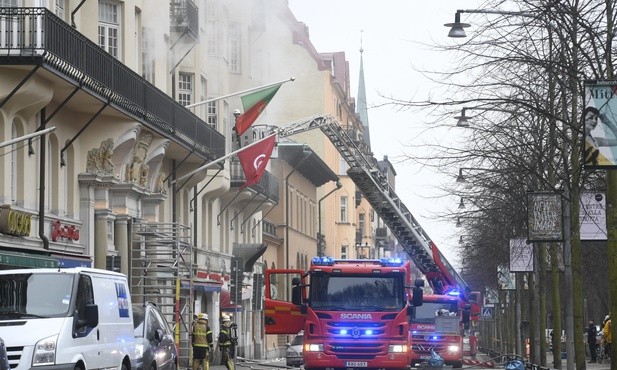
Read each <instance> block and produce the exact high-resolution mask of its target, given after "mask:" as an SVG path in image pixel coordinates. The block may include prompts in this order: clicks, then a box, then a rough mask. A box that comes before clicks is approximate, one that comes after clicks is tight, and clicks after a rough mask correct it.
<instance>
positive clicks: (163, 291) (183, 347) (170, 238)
mask: <svg viewBox="0 0 617 370" xmlns="http://www.w3.org/2000/svg"><path fill="white" fill-rule="evenodd" d="M132 235H133V240H132V244H133V248H132V255H131V279H132V286H133V292H132V294H131V295H132V296H133V299H134V301H135V303H140V302H141V303H143V302H148V301H149V302H154V303H156V304H157V306H159V307H160V308H161V311H162V312H163V314H164V315H165V318H166V319H167V321H168V322H169V323H170V324H171V325H172V326H173V331H174V335H175V340H176V346H177V347H178V356H179V359H178V360H179V364H182V365H183V366H184V365H186V366H188V364H189V359H190V350H191V343H190V336H189V333H190V327H191V322H192V318H193V312H192V311H193V289H192V288H193V276H194V275H193V269H194V264H193V246H192V244H191V243H192V230H191V228H190V227H188V226H183V225H179V224H175V223H148V222H135V223H134V224H133V234H132Z"/></svg>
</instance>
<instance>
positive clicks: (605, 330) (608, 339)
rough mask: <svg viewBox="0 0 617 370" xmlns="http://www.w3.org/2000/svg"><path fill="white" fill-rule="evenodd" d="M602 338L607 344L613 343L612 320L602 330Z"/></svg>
mask: <svg viewBox="0 0 617 370" xmlns="http://www.w3.org/2000/svg"><path fill="white" fill-rule="evenodd" d="M602 337H603V338H604V341H605V342H606V343H611V339H612V338H611V319H608V321H606V323H605V324H604V327H603V328H602Z"/></svg>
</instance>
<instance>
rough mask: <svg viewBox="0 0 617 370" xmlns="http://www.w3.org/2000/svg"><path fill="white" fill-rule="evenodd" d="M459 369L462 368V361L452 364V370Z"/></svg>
mask: <svg viewBox="0 0 617 370" xmlns="http://www.w3.org/2000/svg"><path fill="white" fill-rule="evenodd" d="M461 367H463V362H462V361H457V362H453V363H452V368H453V369H460V368H461Z"/></svg>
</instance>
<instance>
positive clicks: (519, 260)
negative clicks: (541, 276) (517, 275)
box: [510, 238, 533, 272]
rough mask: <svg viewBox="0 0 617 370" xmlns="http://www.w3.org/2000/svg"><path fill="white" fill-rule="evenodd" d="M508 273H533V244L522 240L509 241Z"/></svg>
mask: <svg viewBox="0 0 617 370" xmlns="http://www.w3.org/2000/svg"><path fill="white" fill-rule="evenodd" d="M510 272H533V244H531V243H527V240H525V239H524V238H515V239H510Z"/></svg>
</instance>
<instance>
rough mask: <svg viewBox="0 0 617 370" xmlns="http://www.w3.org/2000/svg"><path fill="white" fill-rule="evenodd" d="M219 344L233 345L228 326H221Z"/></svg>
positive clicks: (222, 345)
mask: <svg viewBox="0 0 617 370" xmlns="http://www.w3.org/2000/svg"><path fill="white" fill-rule="evenodd" d="M219 346H221V347H231V335H230V333H229V328H228V327H226V326H223V327H221V331H220V332H219Z"/></svg>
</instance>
